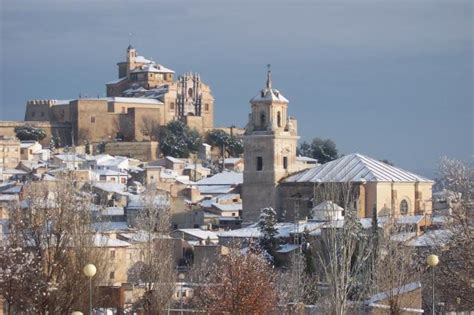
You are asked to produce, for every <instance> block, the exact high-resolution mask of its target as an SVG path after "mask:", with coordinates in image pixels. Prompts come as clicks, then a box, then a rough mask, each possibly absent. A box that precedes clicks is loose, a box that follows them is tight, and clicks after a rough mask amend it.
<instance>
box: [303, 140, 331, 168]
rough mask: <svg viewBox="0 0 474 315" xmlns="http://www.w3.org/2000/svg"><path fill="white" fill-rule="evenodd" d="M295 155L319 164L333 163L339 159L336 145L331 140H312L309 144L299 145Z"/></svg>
mask: <svg viewBox="0 0 474 315" xmlns="http://www.w3.org/2000/svg"><path fill="white" fill-rule="evenodd" d="M297 153H298V154H299V155H302V156H308V157H312V158H313V159H317V160H318V162H319V163H321V164H323V163H326V162H330V161H333V160H335V159H337V158H338V157H339V153H338V150H337V148H336V143H334V141H332V140H331V139H321V138H314V139H313V140H312V141H311V144H309V143H307V142H303V143H301V144H300V146H299V148H298V150H297Z"/></svg>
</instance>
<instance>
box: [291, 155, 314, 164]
mask: <svg viewBox="0 0 474 315" xmlns="http://www.w3.org/2000/svg"><path fill="white" fill-rule="evenodd" d="M296 160H297V161H298V162H305V163H310V164H313V163H318V160H317V159H313V158H310V157H307V156H301V155H300V156H297V157H296Z"/></svg>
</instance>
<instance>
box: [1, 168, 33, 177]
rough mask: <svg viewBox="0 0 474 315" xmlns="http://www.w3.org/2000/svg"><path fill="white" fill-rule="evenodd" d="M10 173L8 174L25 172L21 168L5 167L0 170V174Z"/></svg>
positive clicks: (24, 173)
mask: <svg viewBox="0 0 474 315" xmlns="http://www.w3.org/2000/svg"><path fill="white" fill-rule="evenodd" d="M1 173H3V174H10V175H26V174H27V172H25V171H23V170H17V169H16V168H6V169H3V170H1V171H0V174H1Z"/></svg>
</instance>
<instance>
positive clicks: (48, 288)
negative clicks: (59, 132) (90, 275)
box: [0, 178, 105, 314]
mask: <svg viewBox="0 0 474 315" xmlns="http://www.w3.org/2000/svg"><path fill="white" fill-rule="evenodd" d="M23 196H24V198H23V199H22V200H21V202H20V203H17V204H14V205H11V208H10V211H9V234H8V236H7V239H6V240H5V242H4V243H3V244H2V245H3V248H2V250H1V251H0V263H1V269H0V279H1V280H2V281H1V282H0V294H1V295H3V297H4V298H5V301H6V303H7V304H8V312H9V314H13V313H18V312H33V313H37V314H46V313H49V314H67V313H69V312H70V311H71V310H73V309H74V308H76V309H87V307H84V306H85V305H84V304H83V303H81V302H82V301H86V299H85V296H86V295H85V293H87V292H88V281H87V278H86V277H85V276H84V275H83V273H82V269H83V267H84V265H86V264H87V263H93V264H94V265H96V267H97V269H98V272H97V275H96V276H95V277H94V279H93V280H94V283H97V282H100V280H101V276H102V274H103V273H102V270H103V268H104V265H105V262H104V260H103V258H101V255H100V252H99V249H98V248H96V247H95V244H94V239H95V238H94V232H93V231H92V227H91V222H92V221H91V215H90V198H89V196H88V195H85V194H79V193H78V192H77V191H76V188H75V187H74V185H73V182H72V180H70V179H68V178H66V179H64V180H61V181H58V182H48V183H46V182H40V183H29V184H27V185H26V186H25V188H24V191H23Z"/></svg>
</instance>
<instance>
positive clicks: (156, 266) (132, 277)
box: [129, 187, 176, 314]
mask: <svg viewBox="0 0 474 315" xmlns="http://www.w3.org/2000/svg"><path fill="white" fill-rule="evenodd" d="M140 201H141V205H142V209H141V211H140V213H139V214H138V215H137V217H136V225H137V227H138V228H139V229H140V230H139V232H138V238H139V240H140V243H139V244H138V245H137V246H138V251H139V259H138V260H137V261H136V262H135V263H134V265H133V266H132V267H131V269H130V270H129V281H130V282H132V283H135V284H137V285H139V286H141V287H143V288H144V293H143V294H142V295H141V296H140V297H139V299H138V302H137V303H136V304H137V305H136V307H137V308H141V309H143V310H144V312H145V314H164V313H165V311H166V307H167V306H168V305H169V302H170V300H171V297H172V295H173V293H174V290H175V282H174V281H175V279H176V277H175V270H174V260H173V243H172V242H173V239H171V238H170V236H169V232H170V208H169V200H168V196H167V195H165V194H163V193H161V192H159V191H157V190H156V189H153V188H152V187H147V189H146V191H145V192H144V193H142V195H141V198H140Z"/></svg>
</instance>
